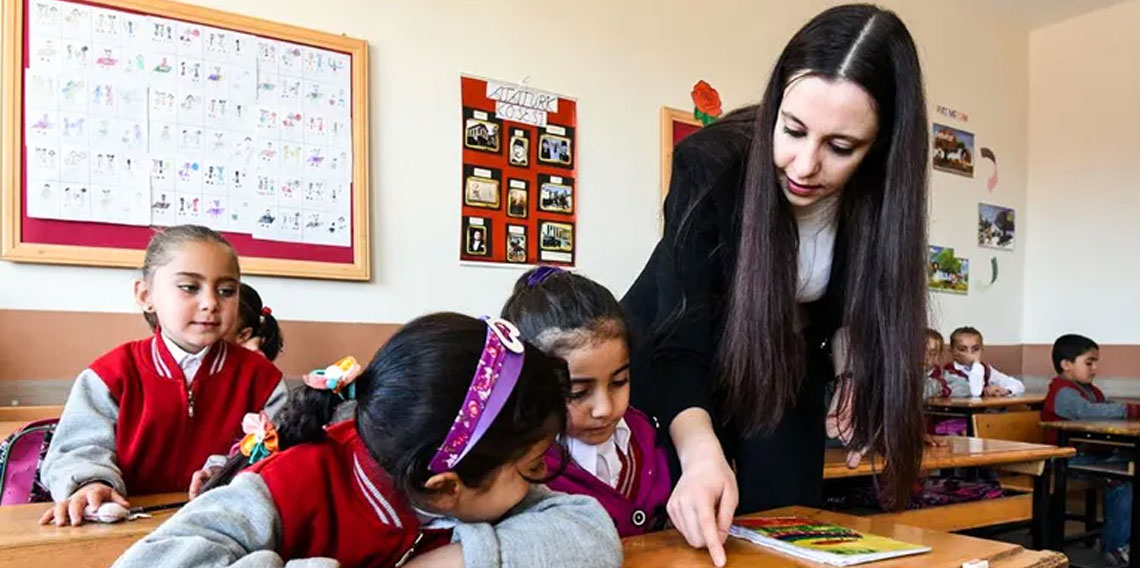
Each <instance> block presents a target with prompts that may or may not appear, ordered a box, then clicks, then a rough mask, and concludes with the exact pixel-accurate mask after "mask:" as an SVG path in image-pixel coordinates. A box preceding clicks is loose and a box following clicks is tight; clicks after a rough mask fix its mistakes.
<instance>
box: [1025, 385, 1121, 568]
mask: <svg viewBox="0 0 1140 568" xmlns="http://www.w3.org/2000/svg"><path fill="white" fill-rule="evenodd" d="M1138 418H1140V405H1136V404H1122V403H1119V402H1113V401H1111V400H1108V399H1107V398H1106V397H1105V396H1104V393H1103V392H1101V390H1100V389H1099V388H1097V387H1096V386H1095V385H1093V384H1091V383H1090V384H1082V383H1078V382H1076V381H1070V380H1068V379H1065V378H1062V377H1054V378H1053V380H1052V381H1050V382H1049V392H1048V394H1046V395H1045V404H1044V406H1042V408H1041V420H1042V421H1043V422H1056V421H1058V420H1111V419H1116V420H1121V419H1129V420H1136V419H1138ZM1047 436H1048V440H1049V443H1050V444H1056V443H1057V432H1056V431H1055V430H1051V429H1050V430H1047ZM1127 463H1128V462H1127V459H1124V458H1122V457H1121V456H1117V455H1114V454H1112V453H1107V454H1106V453H1086V452H1084V451H1082V452H1080V453H1078V455H1077V456H1075V457H1073V458H1071V459H1070V460H1069V464H1070V465H1100V466H1107V467H1119V468H1120V469H1121V471H1124V470H1125V468H1126V467H1127ZM1104 490H1105V491H1104V529H1103V532H1102V534H1101V541H1102V545H1103V547H1104V549H1105V550H1106V551H1115V550H1118V549H1120V548H1121V547H1123V546H1125V545H1127V544H1128V539H1129V536H1130V535H1131V530H1132V483H1130V482H1127V481H1125V482H1112V483H1106V484H1105V488H1104Z"/></svg>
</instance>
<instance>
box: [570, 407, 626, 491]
mask: <svg viewBox="0 0 1140 568" xmlns="http://www.w3.org/2000/svg"><path fill="white" fill-rule="evenodd" d="M631 435H632V433H631V432H630V430H629V425H628V424H626V423H625V418H622V419H621V420H618V423H617V429H616V430H614V435H613V436H610V439H608V440H606V441H605V442H602V443H600V444H597V445H593V446H592V445H590V444H587V443H585V442H582V441H579V440H577V439H574V438H570V439H569V441H568V442H567V444H566V447H567V449H569V450H570V457H571V458H573V459H574V461H575V462H577V463H578V465H580V466H582V469H584V470H586V471H588V472H590V473H592V474H594V477H597V478H598V479H600V480H601V481H603V482H605V483H606V485H609V486H610V487H614V488H616V487H617V484H618V481H619V480H620V479H621V459H620V458H619V457H618V450H621V453H623V454H625V455H626V456H628V455H629V438H630V436H631ZM627 459H628V458H627Z"/></svg>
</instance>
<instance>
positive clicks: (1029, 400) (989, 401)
mask: <svg viewBox="0 0 1140 568" xmlns="http://www.w3.org/2000/svg"><path fill="white" fill-rule="evenodd" d="M1044 402H1045V395H1044V394H1023V395H1021V396H990V397H985V398H982V397H978V398H931V399H927V401H926V406H927V408H1005V407H1008V406H1019V405H1022V404H1042V403H1044Z"/></svg>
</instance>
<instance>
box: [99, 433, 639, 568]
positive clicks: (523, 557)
mask: <svg viewBox="0 0 1140 568" xmlns="http://www.w3.org/2000/svg"><path fill="white" fill-rule="evenodd" d="M440 521H441V519H438V518H437V519H432V518H430V517H429V516H427V515H426V514H424V513H422V512H420V511H417V510H416V509H414V508H413V507H412V506H411V504H410V503H409V502H408V501H407V500H406V499H405V498H404V496H403V495H401V493H400V491H399V490H398V489H397V488H396V487H395V486H394V484H393V481H392V478H391V477H390V476H389V475H388V473H387V472H385V471H384V470H383V468H381V467H380V465H379V464H378V463H376V461H375V460H374V459H373V458H372V457H371V455H370V454H369V452H368V450H367V448H366V447H365V446H364V443H363V441H362V440H361V439H360V437H359V436H358V435H357V431H356V422H355V420H348V421H345V422H341V423H338V424H335V425H333V426H330V427H328V429H327V430H326V436H325V437H324V438H323V439H321V440H320V441H318V442H313V443H308V444H301V445H298V446H295V447H293V448H290V449H288V450H286V451H284V452H281V453H279V454H276V455H274V456H271V457H269V458H266V459H264V460H262V461H260V462H258V463H257V464H255V465H254V466H253V467H251V468H250V469H249V470H247V471H246V472H243V473H241V474H239V475H238V476H237V477H236V478H235V479H234V481H233V483H231V484H230V485H227V486H225V487H219V488H218V489H214V490H213V491H209V492H207V493H204V494H203V495H202V496H201V497H199V498H198V499H195V500H194V501H191V502H190V503H189V504H188V505H187V506H186V507H184V508H183V509H182V510H181V511H179V512H178V513H177V514H176V515H175V516H174V517H172V518H171V519H170V520H169V521H167V522H166V523H164V524H163V525H162V526H160V527H159V528H158V529H156V530H155V531H154V532H153V533H152V534H150V535H149V536H147V537H145V538H143V539H142V540H141V541H139V542H138V543H136V544H135V545H134V546H132V547H131V548H130V549H128V550H127V552H126V553H125V554H124V555H123V556H122V557H121V558H119V560H118V561H117V562H116V563H115V566H116V567H119V568H130V567H136V566H137V567H143V566H146V567H149V566H199V565H210V566H280V565H281V564H282V563H284V562H290V561H297V560H301V559H306V558H307V559H318V558H319V559H326V562H323V563H322V562H316V561H315V560H311V561H309V562H308V563H306V564H305V565H306V566H325V565H328V566H336V565H339V566H343V567H346V568H347V567H352V566H375V567H391V566H397V565H399V564H400V563H401V562H403V561H406V560H407V559H408V558H411V557H414V556H415V555H417V554H422V553H423V552H425V551H427V550H430V549H433V548H435V547H437V546H440V545H443V544H447V543H449V542H458V543H460V544H461V545H462V548H463V563H464V565H465V566H469V567H475V566H480V567H488V568H495V567H502V566H518V567H523V566H528V567H529V566H556V567H561V566H567V567H576V566H582V567H586V566H601V567H606V566H614V567H617V566H620V565H621V543H620V541H619V540H618V537H617V533H616V532H615V531H614V529H613V527H612V524H611V523H610V522H609V519H607V518H606V516H605V511H604V510H603V509H602V508H601V506H599V505H598V503H597V502H596V501H594V500H593V499H590V498H588V497H582V496H570V495H562V494H560V493H554V492H551V491H549V490H546V489H545V488H541V487H536V488H535V489H533V490H532V491H531V493H530V494H529V495H528V496H527V498H526V499H524V500H523V502H522V503H520V504H519V505H518V506H516V507H515V508H514V509H512V510H511V511H510V512H508V513H507V516H506V517H504V519H503V520H502V521H500V522H499V523H498V524H496V525H494V526H492V525H490V524H487V523H471V524H465V523H454V522H452V523H450V525H451V526H450V527H449V528H442V527H446V526H447V524H448V523H446V522H440Z"/></svg>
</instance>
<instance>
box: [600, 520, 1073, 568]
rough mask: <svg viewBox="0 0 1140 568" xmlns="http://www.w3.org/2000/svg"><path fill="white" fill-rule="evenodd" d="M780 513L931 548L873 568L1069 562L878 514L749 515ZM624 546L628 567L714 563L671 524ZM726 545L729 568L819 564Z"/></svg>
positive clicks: (741, 544)
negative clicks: (973, 562)
mask: <svg viewBox="0 0 1140 568" xmlns="http://www.w3.org/2000/svg"><path fill="white" fill-rule="evenodd" d="M781 515H799V516H804V517H810V518H817V519H821V520H824V521H827V522H831V523H836V524H839V525H843V526H846V527H850V528H853V529H855V530H857V531H861V532H864V533H871V534H877V535H881V536H885V537H888V538H893V539H896V540H901V541H904V542H909V543H912V544H918V545H924V546H929V547H930V548H932V549H933V550H932V551H931V552H929V553H926V554H920V555H917V556H911V557H904V558H898V559H895V560H887V561H884V562H876V563H875V564H874V566H875V568H902V567H904V566H905V567H910V566H922V567H929V568H961V566H962V563H964V562H968V561H970V560H974V559H978V560H989V562H990V567H991V568H1053V567H1061V566H1067V565H1068V560H1067V559H1066V558H1065V556H1064V555H1062V554H1059V553H1056V552H1050V551H1041V552H1032V551H1027V550H1025V549H1024V548H1022V547H1020V546H1018V545H1016V544H1009V543H1005V542H996V541H990V540H982V539H979V538H973V537H969V536H962V535H956V534H947V533H943V532H938V531H932V530H927V529H921V528H916V527H910V526H906V525H900V524H896V523H893V522H890V521H885V520H880V519H873V518H866V517H854V516H851V515H844V514H842V513H833V512H829V511H820V510H817V509H809V508H806V507H785V508H782V509H775V510H772V511H765V512H764V513H760V514H759V515H750V516H781ZM622 548H623V549H624V552H625V564H624V565H623V566H625V567H626V568H651V567H652V568H696V567H701V568H707V567H708V566H712V562H710V561H709V555H708V551H706V550H704V549H700V550H697V549H693V548H691V547H689V545H688V544H686V543H685V539H684V537H682V536H681V534H680V533H678V532H677V531H675V530H668V531H662V532H658V533H653V534H648V535H644V536H639V537H632V538H627V539H625V540H624V541H622ZM725 549H726V551H727V552H728V564H727V566H728V567H729V568H745V567H752V568H785V567H793V566H800V567H802V566H809V567H817V566H823V565H822V564H816V563H813V562H808V561H806V560H800V559H796V558H793V557H791V556H786V555H783V554H780V553H779V552H775V551H772V550H768V549H766V548H763V547H760V546H757V545H755V544H752V543H750V542H747V541H745V540H741V539H738V538H733V537H729V538H728V542H727V543H726V544H725Z"/></svg>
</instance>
